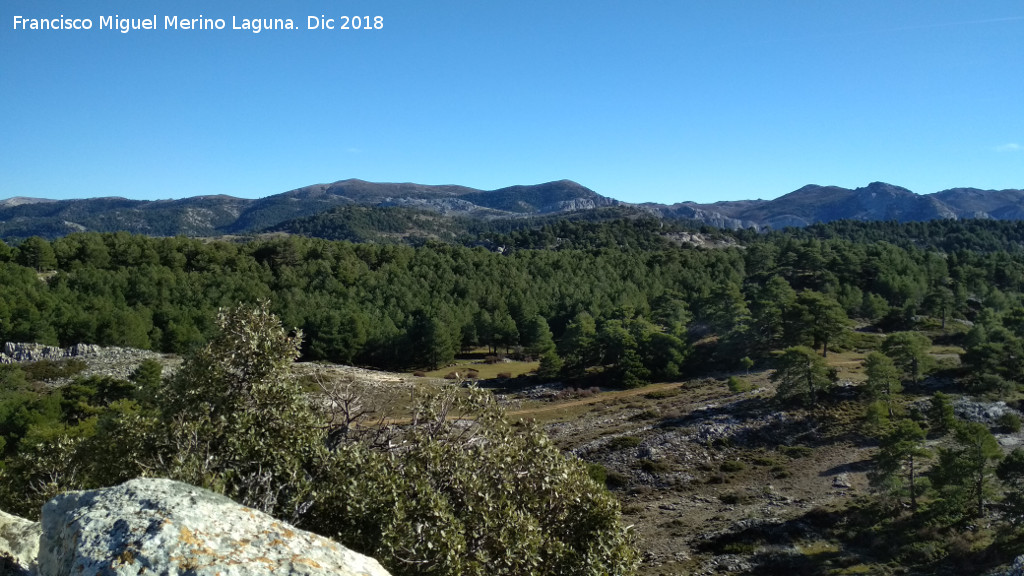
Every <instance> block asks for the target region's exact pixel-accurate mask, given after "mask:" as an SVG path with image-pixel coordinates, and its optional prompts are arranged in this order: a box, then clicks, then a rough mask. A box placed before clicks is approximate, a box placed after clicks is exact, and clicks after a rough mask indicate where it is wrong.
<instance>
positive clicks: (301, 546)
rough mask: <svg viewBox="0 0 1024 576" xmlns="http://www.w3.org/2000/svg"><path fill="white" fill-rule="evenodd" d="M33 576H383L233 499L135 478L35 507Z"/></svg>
mask: <svg viewBox="0 0 1024 576" xmlns="http://www.w3.org/2000/svg"><path fill="white" fill-rule="evenodd" d="M41 524H42V532H43V534H42V537H41V538H40V542H39V559H38V568H37V569H38V573H39V574H40V576H65V575H68V574H74V575H75V576H95V575H100V574H102V575H104V576H109V575H125V576H127V575H131V576H136V575H138V574H159V575H166V576H176V575H185V574H188V575H190V576H218V575H219V576H256V575H270V574H274V575H289V574H290V575H302V576H306V575H309V576H313V575H321V574H322V575H324V576H327V575H337V576H386V575H388V572H387V571H386V570H384V568H382V567H381V565H380V564H379V563H378V562H377V561H376V560H374V559H373V558H369V557H367V556H363V555H362V554H358V553H356V552H353V551H351V550H349V549H347V548H345V547H344V546H341V545H340V544H337V543H335V542H333V541H331V540H328V539H327V538H323V537H321V536H317V535H315V534H312V533H310V532H305V531H303V530H299V529H297V528H294V527H292V526H290V525H288V524H286V523H284V522H280V521H278V520H275V519H274V518H272V517H270V516H268V515H267V514H264V513H262V512H259V511H256V510H253V509H251V508H246V507H244V506H241V505H240V504H237V503H235V502H233V501H232V500H230V499H228V498H226V497H224V496H221V495H219V494H215V493H213V492H209V491H207V490H203V489H201V488H196V487H194V486H190V485H188V484H183V483H180V482H174V481H172V480H162V479H152V478H140V479H136V480H131V481H129V482H126V483H124V484H121V485H120V486H115V487H113V488H103V489H100V490H90V491H86V492H70V493H68V494H64V495H61V496H58V497H56V498H54V499H53V500H50V501H49V502H47V503H46V505H45V506H44V507H43V514H42V522H41Z"/></svg>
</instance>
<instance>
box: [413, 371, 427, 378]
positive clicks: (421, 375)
mask: <svg viewBox="0 0 1024 576" xmlns="http://www.w3.org/2000/svg"><path fill="white" fill-rule="evenodd" d="M412 375H413V376H417V377H419V378H423V377H424V376H426V375H427V373H426V372H424V371H422V370H417V371H415V372H413V373H412Z"/></svg>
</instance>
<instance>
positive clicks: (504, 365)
mask: <svg viewBox="0 0 1024 576" xmlns="http://www.w3.org/2000/svg"><path fill="white" fill-rule="evenodd" d="M539 366H540V363H539V362H516V361H513V362H497V363H495V364H486V363H485V362H484V361H482V360H473V359H458V358H457V359H456V360H455V364H454V365H452V366H446V367H444V368H438V369H437V370H431V371H429V372H425V374H426V376H427V377H428V378H444V377H445V375H446V374H449V373H451V372H458V373H459V375H461V376H462V377H463V378H465V377H466V374H468V373H469V371H470V370H476V371H477V379H479V380H490V379H491V378H497V377H498V374H510V375H511V377H512V378H515V377H516V376H521V375H523V374H529V373H530V372H536V371H537V368H538V367H539Z"/></svg>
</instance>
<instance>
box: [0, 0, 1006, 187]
mask: <svg viewBox="0 0 1024 576" xmlns="http://www.w3.org/2000/svg"><path fill="white" fill-rule="evenodd" d="M62 14H63V15H64V17H66V18H90V19H92V21H93V23H94V26H93V29H92V30H87V31H68V30H65V31H31V30H14V29H13V19H14V16H15V15H20V16H23V17H26V18H57V17H60V16H61V15H62ZM112 14H118V15H120V16H121V17H133V18H139V17H151V16H152V15H154V14H155V15H157V24H158V26H157V27H158V29H157V30H152V31H150V30H145V31H131V32H128V33H127V34H122V33H120V32H118V31H115V30H99V29H98V22H99V17H100V16H105V15H112ZM200 14H202V15H204V16H206V17H213V18H223V19H224V20H225V21H226V25H227V29H225V30H192V31H186V30H176V31H175V30H164V29H163V20H164V17H165V16H168V15H178V16H181V17H189V18H193V17H198V16H199V15H200ZM321 14H323V15H326V16H328V17H334V18H337V17H340V16H343V15H349V16H352V15H369V16H382V17H383V29H381V30H372V31H366V30H349V31H339V30H334V31H329V30H328V31H324V30H307V29H306V26H307V16H310V15H321ZM232 17H234V18H236V19H237V20H238V21H239V22H240V21H241V19H243V18H291V19H292V20H293V21H294V22H295V24H296V25H297V26H298V27H299V30H297V31H282V30H268V31H263V32H261V33H259V34H254V33H252V32H249V31H243V30H231V29H230V28H231V25H232V23H231V20H232ZM346 178H361V179H364V180H371V181H386V182H419V183H424V184H462V185H466V186H473V187H477V188H482V189H494V188H500V187H503V186H510V185H514V184H534V183H540V182H546V181H550V180H557V179H562V178H568V179H572V180H575V181H577V182H580V183H581V184H583V185H585V186H588V187H590V188H592V189H594V190H595V191H597V192H599V193H601V194H604V195H607V196H612V197H614V198H618V199H620V200H625V201H630V202H642V201H654V202H666V203H672V202H679V201H686V200H693V201H699V202H712V201H716V200H736V199H746V198H774V197H777V196H779V195H782V194H785V193H787V192H790V191H792V190H795V189H797V188H799V187H800V186H802V185H804V184H809V183H814V184H823V185H838V186H845V187H858V186H863V185H866V184H868V183H869V182H872V181H885V182H889V183H892V184H897V185H900V186H905V187H907V188H909V189H911V190H913V191H915V192H918V193H929V192H935V191H938V190H942V189H946V188H952V187H959V186H973V187H978V188H986V189H989V188H991V189H1004V188H1024V3H1021V2H1020V0H1007V1H979V2H962V1H959V0H958V1H946V0H935V1H927V2H923V1H922V2H911V1H902V2H892V1H891V0H885V1H875V0H863V1H857V2H850V1H848V0H847V1H834V0H815V1H810V0H808V1H798V0H791V1H785V0H776V1H770V2H769V1H767V0H765V1H755V0H750V1H737V0H717V1H713V2H709V1H705V0H699V1H698V0H664V1H662V0H635V1H633V2H625V1H621V2H611V1H601V0H590V1H586V2H584V1H575V0H566V1H561V2H552V1H550V0H548V1H536V0H521V1H519V2H499V1H494V0H490V1H488V0H484V1H473V0H462V1H448V0H433V1H429V2H428V1H424V0H372V1H370V0H352V1H345V2H337V1H319V2H317V1H305V0H302V1H297V2H281V1H279V0H276V1H258V0H257V1H252V0H249V1H245V2H242V1H237V2H213V1H208V2H195V1H191V0H188V1H181V2H167V1H162V2H161V1H152V0H101V1H93V2H81V1H71V0H64V1H51V0H29V1H23V0H2V1H0V198H6V197H11V196H37V197H48V198H82V197H90V196H125V197H130V198H143V199H158V198H176V197H183V196H192V195H200V194H231V195H235V196H243V197H261V196H267V195H270V194H276V193H279V192H283V191H286V190H290V189H293V188H297V187H300V186H304V185H308V184H314V183H321V182H332V181H335V180H341V179H346Z"/></svg>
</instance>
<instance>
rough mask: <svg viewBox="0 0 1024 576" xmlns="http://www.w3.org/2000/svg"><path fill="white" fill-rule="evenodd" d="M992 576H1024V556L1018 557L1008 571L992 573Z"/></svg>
mask: <svg viewBox="0 0 1024 576" xmlns="http://www.w3.org/2000/svg"><path fill="white" fill-rule="evenodd" d="M991 576H1024V556H1017V559H1016V560H1014V561H1013V564H1012V565H1011V566H1010V567H1009V568H1008V569H1006V570H1001V571H996V572H992V573H991Z"/></svg>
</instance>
